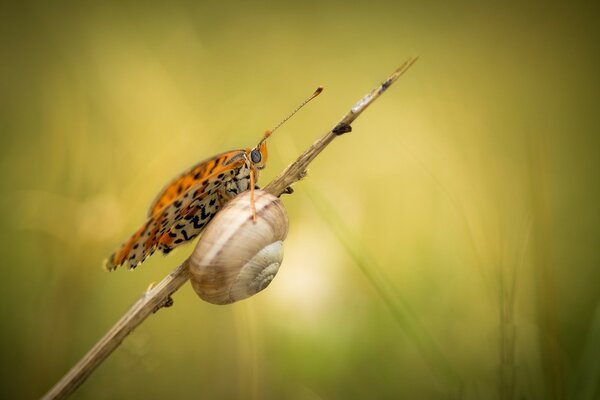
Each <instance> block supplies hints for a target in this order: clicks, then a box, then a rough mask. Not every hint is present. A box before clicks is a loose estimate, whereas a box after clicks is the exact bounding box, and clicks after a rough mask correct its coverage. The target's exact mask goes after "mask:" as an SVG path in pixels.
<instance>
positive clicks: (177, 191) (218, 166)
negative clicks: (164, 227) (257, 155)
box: [148, 150, 244, 217]
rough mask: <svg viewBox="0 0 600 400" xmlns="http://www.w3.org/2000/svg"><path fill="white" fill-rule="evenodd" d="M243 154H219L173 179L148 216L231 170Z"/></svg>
mask: <svg viewBox="0 0 600 400" xmlns="http://www.w3.org/2000/svg"><path fill="white" fill-rule="evenodd" d="M243 152H244V150H233V151H228V152H226V153H221V154H218V155H216V156H214V157H212V158H209V159H207V160H203V161H200V162H199V163H198V164H196V165H194V166H193V167H192V168H190V169H189V170H188V171H186V172H184V173H182V174H181V175H179V176H178V177H177V178H175V179H173V180H172V181H171V182H169V184H168V185H166V186H165V187H164V188H163V190H161V191H160V193H159V194H158V196H156V198H155V199H154V201H153V202H152V204H151V205H150V209H149V210H148V216H149V217H151V216H152V215H154V214H156V213H157V212H159V211H160V210H162V209H163V208H164V207H165V206H167V205H169V204H171V203H172V202H173V201H175V200H176V199H177V198H178V197H180V196H181V195H182V194H183V193H185V192H186V191H187V190H189V189H190V188H191V187H192V186H195V185H197V184H199V183H201V182H203V181H204V180H206V179H207V178H208V177H210V176H211V175H213V174H215V173H218V172H219V171H221V170H223V169H229V168H230V165H229V164H230V163H231V162H232V161H234V159H235V158H237V157H239V155H240V154H243Z"/></svg>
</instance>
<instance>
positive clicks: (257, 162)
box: [249, 131, 271, 169]
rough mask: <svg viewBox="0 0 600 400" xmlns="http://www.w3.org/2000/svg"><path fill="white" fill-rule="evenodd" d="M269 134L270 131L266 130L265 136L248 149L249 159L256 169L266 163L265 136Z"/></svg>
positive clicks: (267, 154)
mask: <svg viewBox="0 0 600 400" xmlns="http://www.w3.org/2000/svg"><path fill="white" fill-rule="evenodd" d="M269 136H271V131H266V132H265V136H264V137H263V138H262V140H261V141H260V142H259V143H258V144H257V145H256V147H255V148H253V149H252V150H250V155H249V156H250V161H252V164H253V165H254V167H255V168H256V169H263V168H264V167H265V166H266V164H267V159H268V157H269V153H268V151H267V138H268V137H269Z"/></svg>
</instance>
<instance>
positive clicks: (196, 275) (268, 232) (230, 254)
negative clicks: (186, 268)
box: [190, 190, 288, 304]
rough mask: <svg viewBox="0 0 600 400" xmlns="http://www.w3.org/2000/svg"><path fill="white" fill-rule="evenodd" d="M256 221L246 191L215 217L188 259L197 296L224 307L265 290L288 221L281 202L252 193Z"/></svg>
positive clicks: (276, 264)
mask: <svg viewBox="0 0 600 400" xmlns="http://www.w3.org/2000/svg"><path fill="white" fill-rule="evenodd" d="M254 201H255V208H256V221H253V219H252V208H251V205H250V192H249V191H246V192H244V193H242V194H240V195H239V196H237V197H236V198H234V199H233V200H231V201H230V202H229V203H227V205H225V207H224V208H223V209H222V210H221V211H220V212H219V213H218V214H217V215H216V216H215V218H214V219H213V220H212V221H211V222H210V224H209V225H208V226H207V228H206V230H205V232H204V234H203V235H202V237H201V238H200V241H199V242H198V244H197V245H196V248H195V249H194V252H193V254H192V256H191V257H190V280H191V282H192V286H193V288H194V290H195V291H196V293H197V294H198V296H200V297H201V298H202V299H203V300H206V301H208V302H209V303H213V304H229V303H233V302H235V301H238V300H242V299H245V298H248V297H250V296H252V295H254V294H256V293H258V292H260V291H261V290H263V289H265V288H266V287H267V286H268V285H269V284H270V283H271V281H272V280H273V278H274V277H275V274H276V273H277V271H278V270H279V266H280V265H281V261H282V260H283V240H284V239H285V237H286V236H287V231H288V218H287V213H286V211H285V208H284V207H283V204H282V202H281V200H279V199H278V198H277V197H275V196H273V195H271V194H269V193H267V192H264V191H262V190H255V191H254Z"/></svg>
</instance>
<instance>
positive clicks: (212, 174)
mask: <svg viewBox="0 0 600 400" xmlns="http://www.w3.org/2000/svg"><path fill="white" fill-rule="evenodd" d="M243 156H244V151H243V150H236V151H231V152H227V153H223V154H220V155H217V156H215V157H213V158H211V159H209V160H206V161H203V162H201V163H199V164H197V165H195V166H194V167H192V168H191V169H190V170H189V171H187V172H185V173H184V174H182V175H180V176H179V177H177V178H175V179H174V180H173V181H172V182H171V183H170V184H169V185H167V186H166V187H165V188H164V189H163V190H162V191H161V192H160V194H159V195H158V197H157V198H156V200H155V201H154V202H153V203H152V206H151V207H150V212H149V218H148V220H147V221H146V223H145V224H144V225H143V226H142V227H141V228H140V229H138V230H137V231H136V232H135V233H134V234H133V235H132V236H131V237H130V238H129V240H127V241H126V242H125V243H124V244H123V245H122V246H121V248H120V249H119V250H118V251H116V252H115V253H113V254H112V255H111V256H110V257H109V259H108V260H106V262H105V267H106V268H107V269H108V270H113V269H115V268H117V267H118V266H119V265H122V264H127V265H128V267H129V268H135V267H136V266H137V265H138V264H140V263H141V262H142V261H144V260H145V259H146V258H147V257H148V256H150V255H152V254H153V253H154V252H155V251H156V249H159V250H160V251H162V252H163V253H168V252H169V251H171V250H172V249H173V248H174V247H176V246H178V245H179V244H181V243H184V242H187V241H189V240H192V239H193V238H195V237H196V236H198V234H200V232H201V231H202V230H203V229H204V227H205V226H206V224H207V223H208V222H209V221H210V219H212V217H213V216H214V215H215V214H216V212H217V211H218V210H219V209H220V207H221V206H223V205H224V203H225V202H226V201H228V200H229V197H230V196H228V195H227V191H226V190H225V187H224V186H225V183H226V182H229V181H231V180H232V179H234V177H235V175H236V174H237V172H238V170H239V169H240V168H241V167H242V166H243V165H244V163H245V161H244V157H243Z"/></svg>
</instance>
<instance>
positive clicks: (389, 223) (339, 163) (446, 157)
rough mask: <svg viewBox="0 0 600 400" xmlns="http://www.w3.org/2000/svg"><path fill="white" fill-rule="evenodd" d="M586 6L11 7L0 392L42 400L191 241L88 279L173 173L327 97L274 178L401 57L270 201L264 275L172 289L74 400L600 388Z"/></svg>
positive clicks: (5, 56)
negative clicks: (267, 277) (377, 91)
mask: <svg viewBox="0 0 600 400" xmlns="http://www.w3.org/2000/svg"><path fill="white" fill-rule="evenodd" d="M585 4H586V3H583V2H579V3H577V2H575V3H563V2H556V3H551V2H544V3H539V4H535V3H534V2H502V3H501V2H480V1H473V2H469V1H464V0H463V1H458V2H441V1H440V2H401V1H399V2H391V1H390V2H385V1H379V0H373V1H369V2H357V1H348V2H331V1H312V0H308V1H304V2H293V3H292V2H289V3H288V2H267V1H261V2H242V1H225V2H220V3H219V2H202V1H198V2H193V1H189V2H185V1H176V2H170V3H167V2H145V3H138V2H127V1H126V2H96V3H93V2H91V3H90V2H66V1H57V2H42V1H39V2H20V3H18V4H9V3H8V2H3V3H2V4H1V5H0V58H1V62H0V91H1V96H0V163H1V169H2V171H3V173H2V175H1V176H2V178H1V179H2V181H1V186H0V201H1V207H0V238H1V240H0V243H1V248H0V249H1V250H2V257H3V261H2V282H3V285H2V290H1V295H0V296H2V298H1V299H0V321H2V330H1V333H0V339H1V340H0V352H1V354H2V361H1V364H0V367H1V375H0V380H1V382H0V383H1V389H0V390H1V392H2V397H3V398H36V397H39V396H40V395H42V394H43V393H44V392H45V391H46V390H47V389H48V388H49V387H50V386H51V385H52V384H53V383H55V382H56V381H57V380H58V379H59V378H60V377H61V376H62V375H63V373H65V372H66V371H67V370H68V368H70V367H71V366H72V365H73V364H74V363H75V362H76V361H77V360H78V359H79V358H80V357H81V356H82V355H83V354H84V353H85V352H86V351H87V350H88V349H89V347H90V346H91V345H92V344H93V343H95V341H96V340H97V339H98V338H99V337H100V336H101V335H102V334H103V333H104V332H105V331H106V330H107V329H108V328H109V327H110V326H111V325H112V324H113V323H114V322H115V321H116V320H117V318H118V317H119V316H120V315H121V314H122V313H123V312H124V311H125V310H126V309H127V307H128V306H129V305H130V304H131V303H132V302H133V301H134V300H135V299H136V298H137V297H138V296H139V295H140V294H141V293H142V292H143V291H144V290H145V289H146V287H147V286H148V284H149V283H150V282H156V281H159V280H160V279H162V277H164V276H165V275H166V274H167V273H168V272H169V271H171V270H172V269H173V268H174V267H175V266H176V265H178V264H179V263H180V262H181V261H182V260H184V259H185V257H186V256H187V255H188V254H189V253H190V252H191V250H192V246H190V245H188V246H186V247H184V248H181V249H179V250H177V251H175V252H173V254H172V255H169V257H167V258H163V257H161V256H154V257H152V258H151V259H150V260H148V261H147V262H145V263H144V264H143V265H142V266H141V267H140V268H138V269H137V270H136V271H134V272H128V271H126V270H118V271H116V272H114V273H107V272H105V271H104V270H102V268H101V264H102V260H103V259H104V258H105V257H106V256H107V255H108V254H110V253H111V252H112V251H113V249H114V248H115V247H116V246H118V245H119V244H120V242H121V241H122V240H124V239H125V238H126V237H127V236H128V235H129V234H130V233H131V232H133V230H134V229H136V228H137V227H138V226H139V225H140V224H141V223H142V222H143V220H144V216H145V213H146V209H147V207H148V205H149V203H150V201H151V200H152V199H153V197H154V195H155V194H156V193H157V191H158V190H159V189H160V188H161V187H162V185H163V184H164V183H165V182H166V181H167V180H168V179H170V178H171V177H172V176H174V175H176V174H178V173H179V172H180V171H181V170H183V169H185V168H187V167H188V166H190V165H192V164H194V163H195V162H197V161H199V160H201V159H203V158H206V157H209V156H211V155H213V154H216V153H217V152H221V151H225V150H229V149H234V148H240V147H242V148H243V147H248V146H252V145H254V144H255V143H256V142H257V141H258V140H259V138H260V136H261V134H262V132H263V131H264V129H267V128H269V127H271V126H273V125H274V124H275V123H277V122H278V121H279V120H280V119H281V118H282V117H283V116H284V115H286V114H287V113H288V112H289V111H290V110H292V109H293V107H295V106H296V104H297V103H298V102H299V101H300V100H301V99H303V98H304V97H306V96H307V95H309V94H310V93H312V91H313V90H314V89H315V87H316V86H318V85H323V86H325V92H324V93H323V94H322V95H321V96H320V97H319V98H318V99H317V100H315V101H314V102H313V103H312V104H310V105H309V106H308V107H307V108H306V109H305V110H303V111H302V112H301V113H300V114H299V115H298V116H296V117H294V119H293V120H291V121H289V122H288V123H287V124H286V126H285V127H283V128H281V130H279V131H278V132H277V134H276V135H274V137H273V138H272V139H270V141H269V148H270V160H269V165H268V168H267V170H266V171H265V172H264V173H263V175H262V177H261V183H262V184H265V183H266V182H268V181H269V179H270V178H272V177H273V176H275V175H276V174H277V173H278V172H279V171H281V170H282V169H283V168H284V167H285V165H287V164H288V163H289V162H291V161H292V160H293V159H294V158H295V157H296V156H297V155H298V154H299V153H300V152H301V151H302V150H303V149H304V148H306V147H307V146H308V145H309V144H310V143H312V142H313V141H314V140H315V139H316V138H318V137H319V136H320V135H321V134H323V133H324V132H326V131H327V130H328V129H329V128H330V127H332V125H333V124H334V123H336V122H337V120H338V119H339V117H341V116H342V115H343V114H344V113H345V112H346V111H347V110H348V109H349V107H351V106H352V105H353V104H354V103H355V102H356V101H357V100H358V99H359V98H360V97H361V96H362V95H364V94H365V93H366V92H368V91H369V90H371V89H372V88H373V87H374V86H375V85H376V84H378V83H379V82H380V81H381V80H382V79H384V78H385V77H386V76H387V75H388V74H389V73H391V72H392V71H393V70H394V69H395V68H396V67H397V66H398V65H399V64H400V63H402V62H403V61H404V60H405V59H407V58H408V57H410V56H413V55H419V56H420V59H419V61H418V62H417V63H416V64H415V65H414V66H413V67H412V68H411V69H410V70H409V71H408V72H407V73H406V75H404V76H403V77H402V78H400V80H399V81H398V82H397V83H396V84H394V86H392V88H391V89H390V90H389V91H388V92H386V93H385V95H384V96H383V97H382V98H380V99H379V100H377V102H375V103H374V105H373V106H372V108H370V109H369V110H368V111H366V112H365V113H364V114H363V115H362V116H361V117H360V118H359V119H358V120H357V121H356V123H355V124H354V131H353V132H352V133H349V134H347V135H345V136H343V137H341V138H340V139H339V140H336V141H335V142H334V143H333V144H332V145H331V146H330V147H328V148H327V149H326V150H325V152H324V153H323V154H322V155H321V156H319V158H318V159H317V160H315V162H314V163H313V164H312V165H311V168H310V171H309V177H308V178H307V179H306V180H305V181H304V182H302V183H299V184H298V185H296V193H295V194H294V195H292V196H286V197H285V199H284V202H285V204H286V206H287V208H288V211H289V215H290V223H291V226H290V234H289V237H288V239H287V241H286V249H285V251H286V255H285V261H284V264H283V266H282V269H281V271H280V273H279V275H278V276H277V278H276V279H275V281H274V282H273V284H272V285H271V286H270V287H269V288H268V289H267V290H266V291H265V292H262V293H260V294H259V295H257V296H256V297H254V298H251V299H249V300H247V301H243V302H241V303H238V304H234V305H231V306H226V307H218V306H213V305H210V304H207V303H204V302H202V301H201V300H199V298H197V297H196V295H195V294H194V293H193V291H192V290H191V288H190V286H189V285H186V286H185V287H183V288H182V289H181V290H180V291H179V292H178V293H176V295H175V296H174V301H175V306H174V307H173V308H171V309H168V310H166V311H161V312H160V313H158V314H157V315H155V316H152V317H151V318H150V319H148V320H147V321H146V322H145V323H144V324H143V325H142V326H141V327H140V328H138V329H137V330H136V331H135V332H134V333H133V334H132V335H131V336H130V337H128V338H127V339H126V340H125V342H124V343H123V345H122V346H121V347H120V348H119V349H118V350H117V351H116V352H115V353H114V354H113V355H112V356H111V357H110V358H109V359H108V360H107V361H106V362H105V363H104V364H103V365H102V366H101V367H100V368H99V369H98V370H97V371H96V372H95V373H94V374H93V375H92V376H91V377H90V378H89V379H88V381H87V382H85V383H84V385H83V386H82V387H81V388H80V389H79V390H78V391H77V392H76V394H75V395H74V396H73V398H76V399H114V398H142V397H143V398H182V399H187V398H223V399H282V398H285V399H354V398H356V399H365V398H413V399H429V398H431V399H440V398H441V399H488V398H489V399H500V398H502V399H512V398H515V399H517V398H518V399H562V398H572V399H594V398H598V397H600V385H599V380H600V361H599V360H600V354H599V353H600V290H599V287H600V271H599V268H600V243H599V242H600V213H599V210H600V207H599V203H600V202H599V195H600V131H599V118H598V104H599V103H600V102H599V100H600V96H599V91H598V87H599V79H598V71H599V70H600V63H599V61H600V60H599V57H598V42H597V37H598V35H599V30H600V28H598V25H597V15H598V14H597V10H596V9H595V8H594V7H593V6H588V5H585ZM590 4H591V3H590Z"/></svg>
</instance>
